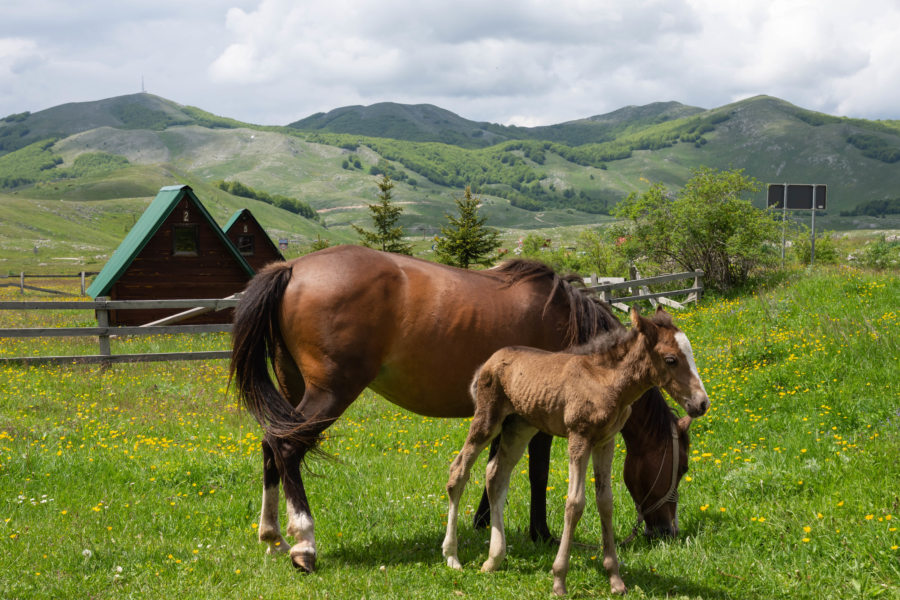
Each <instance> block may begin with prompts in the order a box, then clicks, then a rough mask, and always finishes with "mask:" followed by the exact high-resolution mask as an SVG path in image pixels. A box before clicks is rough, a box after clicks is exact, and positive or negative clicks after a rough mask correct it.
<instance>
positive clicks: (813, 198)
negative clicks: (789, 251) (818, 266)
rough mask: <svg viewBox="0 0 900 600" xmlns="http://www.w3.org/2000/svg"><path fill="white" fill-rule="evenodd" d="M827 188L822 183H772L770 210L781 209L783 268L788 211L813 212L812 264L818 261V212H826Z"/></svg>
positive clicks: (769, 189)
mask: <svg viewBox="0 0 900 600" xmlns="http://www.w3.org/2000/svg"><path fill="white" fill-rule="evenodd" d="M826 192H827V188H826V186H825V185H823V184H820V183H814V184H788V183H770V184H769V187H768V190H767V194H766V195H767V203H768V207H769V208H780V209H781V266H784V248H785V245H786V244H785V221H786V220H787V211H788V209H790V210H809V211H811V212H812V224H811V225H812V226H811V230H812V232H811V235H812V238H811V240H810V264H812V263H813V262H815V260H816V210H825V194H826Z"/></svg>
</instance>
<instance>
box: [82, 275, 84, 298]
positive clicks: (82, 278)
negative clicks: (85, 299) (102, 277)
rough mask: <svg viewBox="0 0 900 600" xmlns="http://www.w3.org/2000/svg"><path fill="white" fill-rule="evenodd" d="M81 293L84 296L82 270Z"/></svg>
mask: <svg viewBox="0 0 900 600" xmlns="http://www.w3.org/2000/svg"><path fill="white" fill-rule="evenodd" d="M81 295H82V296H84V271H82V272H81Z"/></svg>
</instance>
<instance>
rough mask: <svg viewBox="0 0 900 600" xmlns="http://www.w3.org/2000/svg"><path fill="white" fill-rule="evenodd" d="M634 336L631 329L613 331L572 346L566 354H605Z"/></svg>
mask: <svg viewBox="0 0 900 600" xmlns="http://www.w3.org/2000/svg"><path fill="white" fill-rule="evenodd" d="M635 335H637V331H636V330H635V329H634V328H633V327H632V328H631V329H625V328H624V327H622V328H620V329H616V330H614V331H610V332H606V333H601V334H600V335H596V336H594V337H593V338H591V339H590V340H588V341H587V342H586V343H584V344H580V345H578V346H573V347H572V348H570V349H569V350H568V352H571V353H572V354H606V353H608V352H609V351H610V349H611V348H613V347H615V346H618V345H619V344H620V343H622V342H624V341H626V340H630V339H631V338H633V337H634V336H635Z"/></svg>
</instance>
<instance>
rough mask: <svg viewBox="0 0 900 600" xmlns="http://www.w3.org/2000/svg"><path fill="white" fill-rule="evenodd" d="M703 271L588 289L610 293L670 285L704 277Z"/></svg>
mask: <svg viewBox="0 0 900 600" xmlns="http://www.w3.org/2000/svg"><path fill="white" fill-rule="evenodd" d="M702 276H703V272H702V271H686V272H684V273H674V274H672V275H659V276H656V277H647V278H644V279H634V280H630V281H623V282H620V283H603V284H600V285H595V286H590V287H588V288H586V289H588V290H590V291H597V292H601V291H609V290H621V289H626V288H629V287H635V286H640V285H646V286H651V285H658V284H661V283H669V282H671V281H678V280H680V279H694V278H696V277H702Z"/></svg>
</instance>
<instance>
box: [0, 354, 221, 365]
mask: <svg viewBox="0 0 900 600" xmlns="http://www.w3.org/2000/svg"><path fill="white" fill-rule="evenodd" d="M230 358H231V352H230V351H227V350H211V351H207V352H155V353H150V354H113V355H110V356H101V355H99V354H95V355H80V356H26V357H21V358H0V365H2V364H20V365H76V364H112V363H133V362H158V361H172V360H225V359H230Z"/></svg>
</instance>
